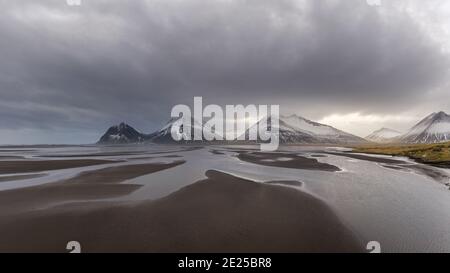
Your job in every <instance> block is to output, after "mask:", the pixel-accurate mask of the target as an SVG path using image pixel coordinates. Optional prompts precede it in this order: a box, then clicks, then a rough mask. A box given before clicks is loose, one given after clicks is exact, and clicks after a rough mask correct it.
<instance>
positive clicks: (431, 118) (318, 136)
mask: <svg viewBox="0 0 450 273" xmlns="http://www.w3.org/2000/svg"><path fill="white" fill-rule="evenodd" d="M178 119H179V118H172V119H170V120H169V121H168V122H167V123H166V124H165V125H164V126H163V127H162V128H161V129H159V130H157V131H155V132H153V133H151V134H145V133H141V132H139V131H138V130H136V129H134V128H133V127H131V126H130V125H128V124H126V123H123V122H122V123H120V124H119V125H115V126H111V127H110V128H109V129H108V130H107V131H106V133H105V134H103V136H102V137H101V138H100V140H99V141H98V142H97V143H98V144H129V143H178V142H176V141H175V140H173V139H172V135H171V131H172V126H173V124H174V123H175V122H176V121H177V120H178ZM269 121H270V118H269ZM258 124H259V122H257V123H256V124H254V125H252V126H258ZM269 125H270V122H269ZM191 126H192V127H191V137H192V136H193V134H194V131H195V130H201V128H202V125H201V123H200V122H198V121H195V120H194V119H192V122H191ZM278 126H279V128H278V130H279V136H280V143H286V144H289V143H292V144H364V143H367V142H368V141H372V142H378V143H394V142H398V143H410V144H414V143H439V142H446V141H450V115H448V114H446V113H445V112H443V111H440V112H436V113H432V114H430V115H428V116H427V117H425V118H424V119H422V120H421V121H420V122H418V123H417V124H416V125H414V126H413V127H412V128H411V129H410V130H409V131H408V132H406V133H405V134H401V133H400V132H398V131H396V130H393V129H389V128H381V129H379V130H377V131H375V132H373V133H372V134H370V135H368V136H367V137H366V138H365V139H364V138H361V137H358V136H355V135H352V134H350V133H347V132H344V131H342V130H339V129H336V128H334V127H332V126H329V125H326V124H321V123H318V122H314V121H311V120H308V119H306V118H303V117H301V116H298V115H290V116H280V117H279V125H278ZM249 130H250V129H247V131H246V132H245V133H244V134H245V139H246V141H245V142H242V141H240V143H252V141H247V140H248V133H249ZM180 133H181V132H180ZM201 141H206V140H205V139H202V140H201ZM201 141H200V142H201ZM183 142H184V143H185V142H191V141H182V142H181V143H183ZM222 142H223V141H222ZM233 142H234V141H227V143H233ZM253 142H254V141H253Z"/></svg>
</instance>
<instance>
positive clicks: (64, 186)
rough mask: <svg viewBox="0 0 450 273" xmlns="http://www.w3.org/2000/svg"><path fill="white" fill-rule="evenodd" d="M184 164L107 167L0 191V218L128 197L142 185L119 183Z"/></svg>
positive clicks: (181, 162)
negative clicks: (77, 203) (49, 208)
mask: <svg viewBox="0 0 450 273" xmlns="http://www.w3.org/2000/svg"><path fill="white" fill-rule="evenodd" d="M183 163H184V161H176V162H172V163H148V164H136V165H124V166H118V167H108V168H104V169H100V170H94V171H86V172H83V173H81V174H79V175H78V176H76V177H73V178H70V179H67V180H64V181H60V182H54V183H48V184H43V185H39V186H32V187H26V188H20V189H13V190H6V191H1V192H0V215H5V214H14V213H18V212H22V211H25V210H27V209H37V208H42V207H47V206H50V205H53V204H57V203H59V202H73V201H79V200H96V199H102V198H110V197H115V196H121V195H125V194H129V193H131V192H133V191H135V190H137V189H139V188H140V187H141V185H134V184H120V182H122V181H124V180H128V179H132V178H136V177H138V176H142V175H146V174H150V173H154V172H158V171H161V170H165V169H169V168H172V167H175V166H178V165H180V164H183Z"/></svg>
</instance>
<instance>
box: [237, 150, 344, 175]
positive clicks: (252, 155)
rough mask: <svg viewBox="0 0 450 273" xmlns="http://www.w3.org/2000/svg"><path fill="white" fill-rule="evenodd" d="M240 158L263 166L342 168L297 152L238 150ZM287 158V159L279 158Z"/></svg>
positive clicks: (335, 169)
mask: <svg viewBox="0 0 450 273" xmlns="http://www.w3.org/2000/svg"><path fill="white" fill-rule="evenodd" d="M237 157H238V158H239V159H240V160H242V161H245V162H249V163H254V164H259V165H263V166H273V167H281V168H291V169H305V170H318V171H328V172H337V171H340V169H339V168H338V167H336V166H334V165H331V164H327V163H322V162H319V161H318V160H317V159H315V158H307V157H304V156H300V155H298V154H295V153H268V152H248V151H246V152H242V151H239V152H238V156H237ZM280 158H285V159H287V160H279V159H280Z"/></svg>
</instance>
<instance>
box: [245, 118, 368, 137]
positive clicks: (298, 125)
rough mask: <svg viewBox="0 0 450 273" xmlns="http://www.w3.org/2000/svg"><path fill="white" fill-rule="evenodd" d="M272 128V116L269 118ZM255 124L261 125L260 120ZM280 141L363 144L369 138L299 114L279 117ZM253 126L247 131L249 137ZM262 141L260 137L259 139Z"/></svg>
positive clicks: (246, 134)
mask: <svg viewBox="0 0 450 273" xmlns="http://www.w3.org/2000/svg"><path fill="white" fill-rule="evenodd" d="M268 124H269V126H270V127H269V129H271V126H272V124H271V117H269V118H268ZM253 126H259V122H258V123H256V124H254V125H253ZM278 126H279V128H278V131H279V136H280V143H285V144H362V143H366V142H367V140H365V139H363V138H361V137H358V136H355V135H352V134H350V133H347V132H344V131H341V130H339V129H336V128H334V127H332V126H330V125H326V124H321V123H318V122H314V121H311V120H308V119H306V118H303V117H301V116H298V115H295V114H294V115H290V116H280V117H279V125H278ZM250 130H251V127H250V128H249V129H248V130H247V131H246V132H245V137H246V139H248V135H249V131H250ZM258 141H260V139H258Z"/></svg>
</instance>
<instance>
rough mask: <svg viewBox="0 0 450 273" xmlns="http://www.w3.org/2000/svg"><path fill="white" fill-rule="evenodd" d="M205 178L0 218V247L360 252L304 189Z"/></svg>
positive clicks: (213, 176) (347, 233) (0, 249)
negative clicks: (73, 244)
mask: <svg viewBox="0 0 450 273" xmlns="http://www.w3.org/2000/svg"><path fill="white" fill-rule="evenodd" d="M206 175H207V178H206V179H204V180H201V181H198V182H196V183H194V184H191V185H189V186H186V187H184V188H182V189H180V190H179V191H177V192H174V193H172V194H170V195H169V196H167V197H165V198H161V199H158V200H155V201H144V202H142V201H141V202H134V203H111V202H108V203H106V202H78V203H75V204H66V205H61V206H56V207H50V208H47V209H41V210H29V211H26V212H22V213H17V214H14V215H8V217H0V252H65V251H66V250H65V247H66V244H67V242H68V241H72V240H76V241H79V242H80V243H81V247H82V252H362V251H364V250H363V247H362V246H361V244H360V242H359V240H358V239H357V238H356V236H355V235H354V234H353V233H352V232H351V231H350V230H349V229H347V228H346V227H345V226H344V225H343V224H342V223H341V222H340V220H339V219H338V217H337V216H336V215H335V214H334V213H333V211H332V210H331V209H330V208H329V207H328V206H327V205H326V204H325V203H324V202H322V201H321V200H319V199H317V198H315V197H313V196H311V195H309V194H307V193H304V192H302V191H300V190H297V189H293V188H289V187H285V186H278V185H269V184H265V183H257V182H253V181H249V180H245V179H241V178H237V177H234V176H231V175H228V174H224V173H221V172H218V171H212V170H210V171H207V172H206ZM94 193H95V192H93V193H92V194H94ZM67 194H70V190H69V191H68V192H67ZM17 196H20V195H19V193H17ZM27 198H29V199H32V198H38V196H34V197H33V196H28V197H27ZM1 207H2V208H3V209H5V206H4V205H2V206H1Z"/></svg>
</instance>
